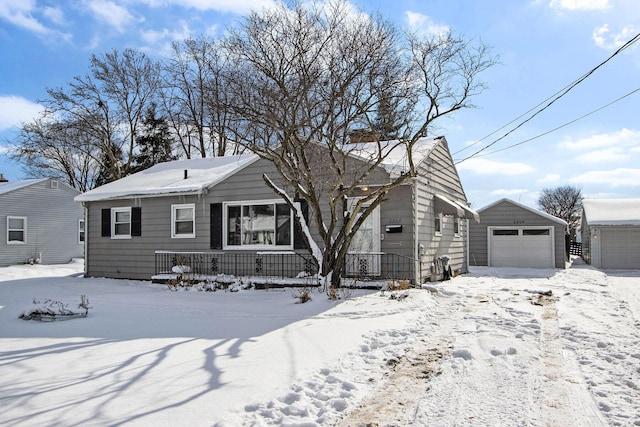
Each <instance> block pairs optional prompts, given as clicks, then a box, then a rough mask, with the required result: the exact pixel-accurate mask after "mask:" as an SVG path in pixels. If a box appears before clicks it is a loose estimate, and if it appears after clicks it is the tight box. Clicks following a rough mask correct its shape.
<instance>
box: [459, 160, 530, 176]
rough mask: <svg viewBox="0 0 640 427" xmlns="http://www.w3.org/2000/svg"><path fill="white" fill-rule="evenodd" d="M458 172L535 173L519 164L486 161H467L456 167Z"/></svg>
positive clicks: (527, 166)
mask: <svg viewBox="0 0 640 427" xmlns="http://www.w3.org/2000/svg"><path fill="white" fill-rule="evenodd" d="M456 167H457V168H458V170H466V171H471V172H475V173H478V174H482V175H524V174H527V173H531V172H535V168H533V167H532V166H530V165H527V164H525V163H519V162H497V161H494V160H487V159H477V158H474V159H469V160H466V161H464V162H462V163H460V164H458V165H457V166H456Z"/></svg>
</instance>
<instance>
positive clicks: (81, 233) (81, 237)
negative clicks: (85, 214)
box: [78, 219, 84, 245]
mask: <svg viewBox="0 0 640 427" xmlns="http://www.w3.org/2000/svg"><path fill="white" fill-rule="evenodd" d="M83 243H84V219H79V220H78V244H79V245H82V244H83Z"/></svg>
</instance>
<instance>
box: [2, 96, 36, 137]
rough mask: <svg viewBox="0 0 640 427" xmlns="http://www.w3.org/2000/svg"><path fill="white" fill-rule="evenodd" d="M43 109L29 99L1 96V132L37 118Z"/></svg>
mask: <svg viewBox="0 0 640 427" xmlns="http://www.w3.org/2000/svg"><path fill="white" fill-rule="evenodd" d="M40 111H42V107H41V106H40V105H38V104H36V103H35V102H31V101H29V100H28V99H25V98H22V97H20V96H14V95H0V131H2V130H6V129H10V128H12V127H15V126H19V125H20V123H21V122H26V121H29V120H31V119H33V118H35V117H36V116H37V115H38V113H40Z"/></svg>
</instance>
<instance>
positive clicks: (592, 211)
mask: <svg viewBox="0 0 640 427" xmlns="http://www.w3.org/2000/svg"><path fill="white" fill-rule="evenodd" d="M580 229H581V235H582V257H583V258H584V260H585V261H586V262H587V263H589V264H591V265H593V266H594V267H597V268H602V269H625V270H640V199H601V200H596V199H584V200H583V201H582V221H581V227H580Z"/></svg>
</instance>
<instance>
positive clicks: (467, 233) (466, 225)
mask: <svg viewBox="0 0 640 427" xmlns="http://www.w3.org/2000/svg"><path fill="white" fill-rule="evenodd" d="M464 227H465V229H464V232H465V234H466V240H467V271H466V272H467V273H468V272H469V253H470V252H469V234H470V233H469V220H468V219H465V221H464Z"/></svg>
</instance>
